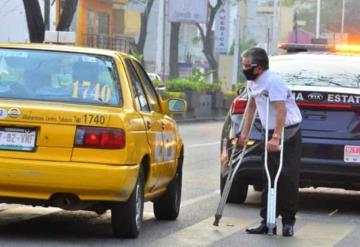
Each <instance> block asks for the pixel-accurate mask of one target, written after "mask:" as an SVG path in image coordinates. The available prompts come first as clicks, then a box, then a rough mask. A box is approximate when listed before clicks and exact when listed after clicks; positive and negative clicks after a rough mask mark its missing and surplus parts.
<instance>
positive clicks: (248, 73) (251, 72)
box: [243, 67, 257, 81]
mask: <svg viewBox="0 0 360 247" xmlns="http://www.w3.org/2000/svg"><path fill="white" fill-rule="evenodd" d="M255 68H256V67H252V68H250V69H243V73H244V75H245V77H246V80H248V81H254V80H255V79H256V78H257V75H254V70H255Z"/></svg>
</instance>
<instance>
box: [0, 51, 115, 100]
mask: <svg viewBox="0 0 360 247" xmlns="http://www.w3.org/2000/svg"><path fill="white" fill-rule="evenodd" d="M117 73H118V72H117V68H116V64H115V62H114V60H113V58H111V57H108V56H102V55H91V54H82V53H70V52H58V51H41V50H29V49H0V98H13V99H26V100H42V101H57V102H68V103H84V104H96V105H113V106H119V105H122V97H121V89H120V81H119V78H118V74H117Z"/></svg>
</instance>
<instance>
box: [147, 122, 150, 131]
mask: <svg viewBox="0 0 360 247" xmlns="http://www.w3.org/2000/svg"><path fill="white" fill-rule="evenodd" d="M146 128H147V129H148V130H149V129H151V122H150V121H146Z"/></svg>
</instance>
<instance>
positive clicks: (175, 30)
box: [170, 22, 180, 79]
mask: <svg viewBox="0 0 360 247" xmlns="http://www.w3.org/2000/svg"><path fill="white" fill-rule="evenodd" d="M179 31H180V23H179V22H172V23H171V35H170V79H174V78H177V77H179V68H178V58H179Z"/></svg>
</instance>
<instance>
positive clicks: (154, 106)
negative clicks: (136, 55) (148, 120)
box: [133, 61, 161, 113]
mask: <svg viewBox="0 0 360 247" xmlns="http://www.w3.org/2000/svg"><path fill="white" fill-rule="evenodd" d="M133 64H134V66H135V68H136V71H137V72H138V73H139V77H140V78H141V81H142V83H143V85H144V89H145V91H146V94H147V96H148V101H149V104H150V107H151V110H153V111H155V112H160V113H161V108H160V105H159V101H158V98H157V95H156V91H155V89H154V87H153V85H152V82H151V80H150V79H149V77H148V75H147V74H146V72H145V70H144V69H143V67H142V66H141V65H140V64H139V63H138V62H135V61H133Z"/></svg>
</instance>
